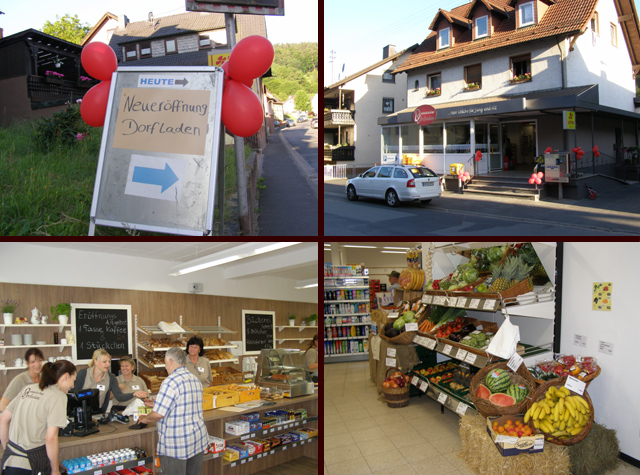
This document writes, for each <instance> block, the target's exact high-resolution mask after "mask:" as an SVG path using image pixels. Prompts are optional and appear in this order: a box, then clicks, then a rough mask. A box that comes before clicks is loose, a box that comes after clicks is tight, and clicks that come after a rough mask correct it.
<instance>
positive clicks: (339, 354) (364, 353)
mask: <svg viewBox="0 0 640 475" xmlns="http://www.w3.org/2000/svg"><path fill="white" fill-rule="evenodd" d="M368 354H369V352H368V351H362V352H358V353H338V354H335V355H324V357H325V358H339V357H341V356H357V355H368Z"/></svg>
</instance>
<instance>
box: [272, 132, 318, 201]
mask: <svg viewBox="0 0 640 475" xmlns="http://www.w3.org/2000/svg"><path fill="white" fill-rule="evenodd" d="M281 132H282V130H278V134H280V138H281V139H282V143H283V144H284V146H285V148H286V149H287V151H288V152H289V153H290V154H291V156H292V157H293V162H294V163H295V164H296V166H297V167H298V169H299V170H300V172H301V173H302V175H303V176H304V177H305V179H306V180H307V182H308V183H309V186H311V190H312V191H313V194H314V195H315V197H316V199H318V173H317V172H316V171H315V170H314V169H313V167H312V166H311V165H309V164H308V163H307V161H306V160H305V159H304V158H302V155H300V154H299V153H298V152H297V151H296V150H295V149H294V148H293V147H292V146H291V144H290V143H289V142H288V141H287V139H286V138H285V137H284V135H282V133H281Z"/></svg>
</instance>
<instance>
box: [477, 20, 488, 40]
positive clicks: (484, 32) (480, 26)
mask: <svg viewBox="0 0 640 475" xmlns="http://www.w3.org/2000/svg"><path fill="white" fill-rule="evenodd" d="M485 36H489V16H488V15H485V16H483V17H480V18H476V39H478V38H484V37H485Z"/></svg>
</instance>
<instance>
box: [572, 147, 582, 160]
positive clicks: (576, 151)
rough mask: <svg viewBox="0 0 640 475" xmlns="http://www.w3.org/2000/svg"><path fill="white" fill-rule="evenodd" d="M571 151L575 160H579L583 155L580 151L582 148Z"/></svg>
mask: <svg viewBox="0 0 640 475" xmlns="http://www.w3.org/2000/svg"><path fill="white" fill-rule="evenodd" d="M571 151H572V152H573V153H575V154H576V158H577V159H578V160H580V159H581V158H582V156H583V155H584V150H582V147H577V148H572V149H571Z"/></svg>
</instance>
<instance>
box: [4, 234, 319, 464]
mask: <svg viewBox="0 0 640 475" xmlns="http://www.w3.org/2000/svg"><path fill="white" fill-rule="evenodd" d="M0 260H1V261H2V266H0V301H2V303H3V305H4V304H5V303H6V301H12V302H13V303H15V304H16V305H15V307H16V308H15V310H14V311H13V316H12V317H10V318H9V320H7V319H6V318H4V320H3V321H2V322H0V323H2V325H0V326H1V328H2V333H3V335H2V337H3V342H2V344H3V348H2V357H1V358H0V360H2V361H0V387H1V388H2V391H3V392H4V390H5V388H6V387H7V386H8V384H9V383H10V381H11V380H12V379H13V378H14V377H16V376H17V375H19V374H20V373H22V372H24V371H25V370H26V363H25V362H24V361H21V357H23V356H24V354H25V351H26V350H27V349H29V345H28V344H27V343H29V342H31V341H32V342H33V345H34V346H35V345H36V342H38V347H39V348H40V349H41V350H42V352H43V354H44V361H45V362H46V361H56V360H57V359H60V358H64V359H68V360H69V361H72V362H73V363H74V364H76V367H77V369H78V370H81V369H83V368H87V362H88V361H89V360H90V357H89V358H86V354H91V351H93V349H94V348H98V347H100V345H101V342H105V343H104V346H105V347H106V348H107V351H109V349H108V348H121V347H124V348H126V351H122V350H119V349H112V350H111V351H109V352H110V354H111V357H112V371H113V372H114V373H115V374H117V373H116V371H118V364H117V360H118V357H120V356H124V355H129V356H132V357H133V358H134V359H135V361H136V362H137V374H139V375H141V376H142V377H143V379H144V378H145V377H146V378H150V379H147V380H146V381H151V382H152V384H154V389H155V391H152V392H151V394H152V396H151V397H153V395H154V394H157V389H158V388H159V387H160V382H161V381H162V380H163V379H164V378H165V377H166V371H165V369H164V364H162V363H164V351H162V350H167V349H168V348H161V347H163V346H179V344H182V343H183V340H184V341H186V340H187V339H188V338H190V337H192V336H194V335H195V336H199V337H201V338H203V340H204V341H205V343H204V344H205V347H204V351H205V356H206V357H207V358H208V359H209V360H210V363H211V369H212V373H213V374H214V376H213V378H214V381H213V383H212V387H211V388H205V389H204V395H203V404H204V409H205V410H204V421H205V425H206V427H207V430H208V433H209V435H210V436H212V437H215V438H216V439H217V441H218V442H220V441H222V442H224V443H225V444H224V445H225V447H224V448H222V449H221V448H220V447H221V446H220V443H218V445H217V446H215V449H216V452H215V453H213V452H211V453H208V454H205V462H204V464H203V472H202V473H212V472H214V471H215V472H216V473H220V472H221V471H222V470H224V471H225V472H227V471H229V470H230V472H228V473H231V474H233V473H240V471H241V473H242V474H248V473H274V471H283V470H287V473H292V474H295V473H300V474H303V473H310V472H313V473H315V472H317V445H318V444H317V431H318V405H317V392H318V386H317V384H315V385H314V382H313V380H312V374H311V373H309V372H307V371H305V370H304V367H303V364H304V352H305V350H306V349H307V348H309V347H310V345H312V344H313V337H314V335H316V334H317V333H318V327H317V313H318V303H317V300H318V289H317V285H318V284H317V280H318V278H317V275H318V272H317V269H318V247H317V243H299V242H260V243H257V242H254V243H251V242H246V243H243V242H216V243H213V242H212V243H207V242H204V241H201V242H192V243H190V242H161V243H156V242H153V243H152V242H147V243H144V242H143V243H139V242H133V241H131V242H122V241H118V242H109V243H106V242H105V243H90V244H89V243H84V242H64V243H45V242H41V243H27V242H13V243H5V244H2V245H1V246H0ZM59 303H69V304H71V306H72V312H71V316H70V318H69V321H68V324H65V325H63V323H64V322H63V321H62V320H60V321H58V322H54V321H53V317H54V315H55V309H54V308H52V307H55V306H57V305H58V304H59ZM80 309H83V310H80ZM92 309H100V310H92ZM114 309H115V310H114ZM103 311H104V312H109V311H113V312H114V313H115V312H124V313H122V314H120V313H118V314H117V315H123V317H122V318H121V319H120V320H118V322H117V323H116V319H117V318H114V320H113V322H111V321H110V322H111V323H112V326H108V324H107V325H104V326H103V327H101V328H100V331H99V332H95V335H92V334H89V333H88V331H87V332H84V333H83V329H82V328H81V327H84V326H85V325H86V322H89V323H92V324H93V323H95V324H96V327H95V328H98V327H99V326H100V324H99V323H96V322H98V319H99V318H103V317H104V315H101V314H100V312H103ZM81 312H85V313H81ZM92 312H94V313H95V314H96V315H98V316H97V317H95V316H93V314H92ZM36 316H37V317H38V318H37V321H36V319H35V317H36ZM45 316H46V317H47V318H44V317H45ZM3 317H5V316H4V312H3ZM82 318H85V320H84V322H85V325H81V324H80V321H81V320H82ZM92 318H93V320H91V319H92ZM105 318H106V317H105ZM16 322H18V323H16ZM161 322H166V323H167V324H172V323H175V324H178V325H179V326H180V327H181V331H179V332H176V333H172V332H170V331H167V332H165V331H163V328H164V327H162V326H161V325H160V323H161ZM85 328H86V327H85ZM112 331H113V332H114V333H115V332H117V333H122V334H123V335H124V336H123V337H122V341H121V340H120V339H119V338H116V337H115V336H114V335H109V333H110V332H112ZM183 332H184V333H183ZM252 334H259V337H260V338H259V339H255V341H254V339H252V338H253V337H251V335H252ZM27 335H29V339H27V338H26V336H27ZM15 338H19V339H20V341H16V340H15ZM101 338H102V339H101ZM256 338H258V337H256ZM155 340H159V341H160V342H162V344H160V345H155V346H154V345H153V344H151V343H150V342H152V341H155ZM165 340H166V341H167V342H168V345H166V344H165V343H164V342H165ZM209 342H211V343H209ZM41 343H42V344H41ZM85 344H86V347H85V346H84V345H85ZM108 345H112V346H108ZM121 345H123V346H121ZM158 347H160V348H158ZM82 355H85V356H84V357H83V356H82ZM276 357H277V358H279V359H278V361H279V363H278V364H279V365H280V366H275V363H273V361H275V360H274V358H276ZM270 360H271V363H269V362H268V361H270ZM285 367H286V368H287V371H284V369H285ZM277 368H280V369H281V370H282V371H281V372H282V373H283V374H284V373H286V375H284V376H282V381H278V382H276V383H274V384H270V377H271V375H273V374H276V373H278V371H277ZM216 375H217V376H216ZM316 381H317V378H316ZM155 382H157V386H155ZM234 385H235V386H234ZM149 387H150V388H151V386H149ZM267 388H268V389H267ZM209 390H210V391H209ZM225 391H226V392H225ZM234 391H235V393H234ZM208 404H209V405H211V407H208ZM238 404H246V405H247V406H246V407H245V406H238ZM214 406H215V407H214ZM249 408H251V409H249ZM277 411H284V412H285V413H286V415H285V416H286V417H285V416H282V417H285V418H286V419H287V420H288V419H289V418H291V423H290V424H289V423H286V421H285V420H284V419H283V420H280V419H277V418H276V420H275V422H274V421H271V419H272V417H271V415H272V413H275V412H277ZM249 412H251V413H254V412H255V413H257V414H258V415H259V417H260V418H261V420H262V421H268V424H267V423H265V426H264V427H265V428H264V429H263V430H261V429H260V427H258V424H255V427H251V429H253V430H254V431H255V432H254V433H251V435H249V434H248V433H247V435H240V434H236V433H230V432H228V431H227V423H229V422H231V421H236V420H240V419H241V417H243V414H245V413H249ZM267 413H269V415H267ZM136 415H137V414H136ZM93 417H94V421H97V420H98V419H99V418H101V417H102V415H101V414H99V415H94V416H93ZM274 417H275V416H274ZM278 417H280V416H278ZM282 417H280V418H282ZM294 421H295V422H294ZM116 422H117V421H116ZM130 422H131V424H133V417H132V418H131V421H130ZM131 424H126V425H125V424H124V423H123V424H118V423H115V424H114V423H113V421H109V422H108V423H106V424H105V425H104V426H103V425H102V424H101V425H100V426H99V428H100V431H99V433H97V434H92V435H88V436H86V437H83V438H80V437H76V436H73V435H72V436H70V437H62V436H61V437H59V440H60V453H61V456H60V461H61V462H62V461H63V460H67V459H68V460H73V459H75V458H79V457H84V456H86V457H88V456H89V455H90V454H96V453H99V452H100V453H102V452H103V451H104V450H113V451H117V450H120V449H125V448H130V447H134V446H135V447H138V448H140V449H143V450H144V451H145V453H146V455H147V457H148V458H147V459H146V461H148V462H151V463H147V464H145V466H147V467H148V468H150V469H151V467H152V465H153V464H155V461H152V460H151V458H152V457H153V456H154V454H155V451H156V444H157V441H158V437H157V431H156V426H155V424H150V425H149V427H147V428H144V429H142V430H137V431H133V430H130V429H129V426H130V425H131ZM260 425H261V424H260ZM243 430H244V429H243ZM268 431H270V432H268ZM295 431H301V432H304V433H305V435H299V440H298V439H296V437H295V435H292V433H293V432H295ZM243 434H244V432H243ZM286 434H291V435H290V436H286ZM308 434H312V435H311V436H309V437H307V435H308ZM273 437H275V438H280V439H279V440H280V442H281V443H280V442H278V443H276V441H271V442H270V443H264V444H262V445H260V444H252V443H248V440H249V439H250V441H254V440H265V439H266V440H270V439H271V438H273ZM285 444H286V445H285ZM250 446H251V447H253V448H251V449H250V448H249V447H250ZM234 447H235V448H234ZM236 449H237V450H236ZM212 450H213V448H212ZM141 461H142V460H141ZM93 468H95V467H93ZM111 468H112V469H115V468H116V467H115V466H114V467H111ZM127 468H128V467H127ZM100 469H101V470H102V471H103V472H102V473H110V472H116V470H108V469H107V468H102V467H101V468H100ZM80 473H87V474H89V473H92V474H93V473H94V471H93V470H87V471H86V472H80ZM123 473H124V472H123ZM154 473H161V469H158V467H155V472H154Z"/></svg>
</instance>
